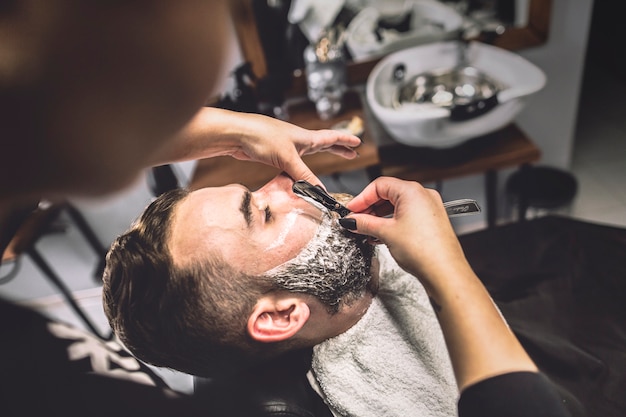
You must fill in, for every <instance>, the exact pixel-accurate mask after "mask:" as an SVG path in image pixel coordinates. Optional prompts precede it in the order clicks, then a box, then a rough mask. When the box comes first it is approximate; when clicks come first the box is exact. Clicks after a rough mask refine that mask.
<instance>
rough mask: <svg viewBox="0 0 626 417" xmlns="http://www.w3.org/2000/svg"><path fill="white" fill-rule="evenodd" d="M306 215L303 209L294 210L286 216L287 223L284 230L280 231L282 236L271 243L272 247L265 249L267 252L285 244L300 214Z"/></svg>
mask: <svg viewBox="0 0 626 417" xmlns="http://www.w3.org/2000/svg"><path fill="white" fill-rule="evenodd" d="M302 213H304V212H303V211H302V210H301V209H293V210H291V211H290V212H289V213H287V214H286V215H285V223H284V227H283V230H281V231H280V234H279V235H278V236H277V237H276V239H275V240H274V241H273V242H272V243H270V245H269V246H268V247H267V248H265V251H266V252H267V251H270V250H273V249H276V248H277V247H279V246H282V245H284V244H285V239H286V238H287V235H288V234H289V232H290V231H291V230H292V229H293V226H294V225H295V224H296V219H297V218H298V216H299V215H300V214H302Z"/></svg>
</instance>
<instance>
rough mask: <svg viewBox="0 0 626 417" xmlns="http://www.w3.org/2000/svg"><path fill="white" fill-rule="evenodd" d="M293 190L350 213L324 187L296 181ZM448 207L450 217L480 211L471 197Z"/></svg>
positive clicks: (316, 202)
mask: <svg viewBox="0 0 626 417" xmlns="http://www.w3.org/2000/svg"><path fill="white" fill-rule="evenodd" d="M292 190H293V192H294V194H296V195H297V196H299V197H302V198H303V199H304V200H305V201H307V202H308V203H311V204H313V205H314V206H316V207H318V208H319V207H320V206H321V207H323V208H325V209H327V210H329V211H333V212H335V213H337V214H339V217H345V216H347V215H348V214H350V210H348V209H347V208H346V207H345V206H344V205H342V204H341V203H339V202H338V201H337V200H335V199H334V198H333V197H332V196H330V195H329V194H328V193H327V192H326V191H325V190H324V189H323V188H322V187H320V186H318V185H313V184H311V183H309V182H307V181H304V180H300V181H296V182H295V183H294V184H293V186H292ZM443 206H444V207H445V208H446V213H447V214H448V217H457V216H466V215H469V214H476V213H480V206H479V205H478V202H477V201H476V200H472V199H469V198H463V199H460V200H453V201H447V202H445V203H443Z"/></svg>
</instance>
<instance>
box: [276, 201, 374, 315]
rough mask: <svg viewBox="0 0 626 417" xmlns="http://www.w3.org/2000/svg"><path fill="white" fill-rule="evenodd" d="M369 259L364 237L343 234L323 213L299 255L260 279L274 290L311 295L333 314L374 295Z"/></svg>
mask: <svg viewBox="0 0 626 417" xmlns="http://www.w3.org/2000/svg"><path fill="white" fill-rule="evenodd" d="M373 256H374V246H373V245H371V244H370V243H368V241H367V237H365V236H362V235H358V234H354V233H351V232H348V231H346V230H345V229H344V228H343V227H341V226H340V225H339V224H338V222H337V220H336V218H335V217H334V216H333V215H331V214H330V213H327V212H326V211H324V214H323V218H322V222H321V224H320V226H319V228H318V230H317V232H316V234H315V236H314V237H313V238H312V239H311V241H310V242H309V243H308V244H307V245H306V246H305V247H304V248H303V249H302V251H301V252H300V253H299V254H298V255H297V256H296V257H295V258H293V259H291V260H289V261H287V262H285V263H283V264H281V265H279V266H277V267H276V268H273V269H271V270H270V271H268V272H267V273H265V274H264V275H265V276H266V277H268V278H270V279H271V280H272V282H273V285H274V289H275V290H286V291H290V292H298V293H304V294H309V295H313V296H315V297H317V298H318V299H319V300H320V302H321V303H322V304H324V306H326V309H327V311H328V312H329V313H330V314H336V313H337V312H338V311H339V309H340V308H341V307H343V306H349V305H351V304H352V303H353V302H354V301H356V300H358V299H360V298H362V297H363V296H364V295H365V294H366V293H370V294H372V295H376V293H377V292H378V284H377V281H375V280H373V279H372V272H371V266H372V257H373Z"/></svg>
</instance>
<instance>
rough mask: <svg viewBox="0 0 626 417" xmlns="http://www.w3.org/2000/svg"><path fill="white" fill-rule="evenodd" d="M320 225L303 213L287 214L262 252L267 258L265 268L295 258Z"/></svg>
mask: <svg viewBox="0 0 626 417" xmlns="http://www.w3.org/2000/svg"><path fill="white" fill-rule="evenodd" d="M318 227H319V224H318V223H317V222H316V221H313V220H312V219H310V218H307V217H304V216H302V215H301V213H297V214H295V215H293V216H289V215H287V216H285V221H284V222H283V223H282V224H281V226H280V227H279V228H277V231H276V234H275V235H274V236H273V238H272V239H271V240H270V242H269V243H268V244H267V245H266V246H265V250H264V251H263V253H262V257H264V258H265V259H266V260H267V262H266V263H265V270H269V269H272V268H275V267H277V266H279V265H281V264H283V263H285V262H287V261H289V260H291V259H293V258H295V257H296V256H297V255H298V254H299V253H300V252H301V251H302V249H304V247H305V246H306V245H307V244H308V243H309V242H310V241H311V239H312V238H313V236H315V232H316V231H317V228H318ZM257 256H258V252H257Z"/></svg>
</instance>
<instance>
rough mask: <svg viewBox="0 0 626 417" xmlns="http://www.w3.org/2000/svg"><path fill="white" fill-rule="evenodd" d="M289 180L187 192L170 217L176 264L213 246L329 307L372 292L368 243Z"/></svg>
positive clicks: (237, 263)
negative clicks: (302, 195)
mask: <svg viewBox="0 0 626 417" xmlns="http://www.w3.org/2000/svg"><path fill="white" fill-rule="evenodd" d="M292 185H293V180H291V179H290V178H289V177H287V176H284V175H279V176H277V177H276V178H274V179H273V180H272V181H270V182H269V183H267V184H266V185H265V186H264V187H262V188H261V189H259V190H258V191H255V192H252V193H251V192H250V191H248V189H246V188H245V187H243V186H240V185H229V186H226V187H215V188H204V189H201V190H197V191H194V192H192V193H191V194H190V195H189V196H188V197H186V198H185V199H184V200H183V201H181V202H180V204H179V205H178V207H177V208H176V210H175V215H174V218H173V222H172V236H171V239H170V242H169V248H170V251H171V253H172V256H173V258H174V260H175V263H179V264H181V265H184V264H186V263H187V262H193V261H198V260H200V259H201V258H202V256H206V254H215V253H216V251H217V252H218V253H220V254H221V255H222V256H223V259H224V260H225V261H226V262H227V263H228V264H229V265H231V266H232V267H234V268H235V269H238V270H239V271H241V272H242V273H244V274H246V275H261V274H266V273H267V274H268V275H270V276H272V277H273V279H274V280H275V282H276V285H277V287H279V288H280V289H285V290H289V291H295V292H301V293H307V294H310V295H314V296H315V297H317V298H318V299H320V301H322V302H323V303H324V304H325V305H326V306H327V307H328V308H329V311H337V308H338V306H339V304H338V303H339V302H340V301H345V302H347V303H350V302H351V301H353V300H355V299H358V298H359V297H361V296H362V295H363V293H364V291H365V289H366V288H367V289H369V290H370V292H375V286H376V283H373V285H371V286H369V284H370V279H371V271H370V266H371V256H372V247H371V246H369V245H368V244H366V243H365V241H364V239H363V238H360V237H357V236H356V235H355V236H354V237H352V235H349V234H348V233H346V232H345V231H343V229H341V227H340V226H338V225H337V224H336V221H335V220H334V218H332V217H331V216H330V214H329V213H327V212H325V211H324V212H322V211H321V210H320V209H318V208H316V207H315V206H313V205H311V204H309V203H307V202H306V201H305V200H303V199H302V198H300V197H298V196H296V195H295V194H294V193H293V192H292V190H291V187H292ZM318 266H319V268H318Z"/></svg>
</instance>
